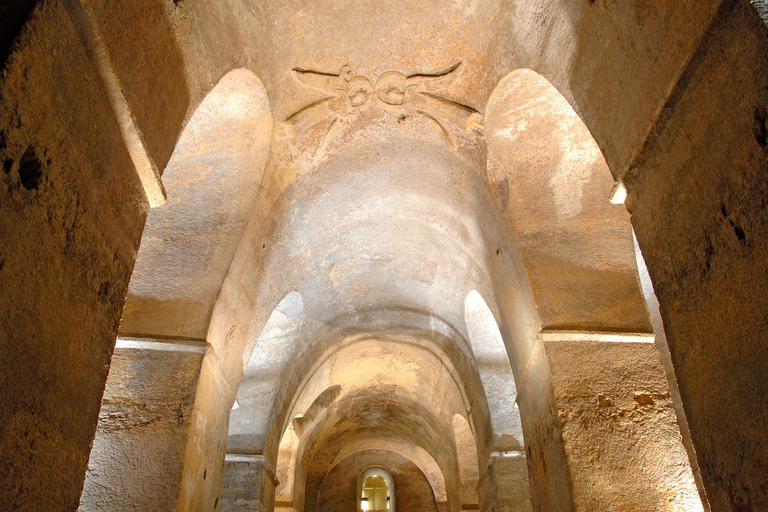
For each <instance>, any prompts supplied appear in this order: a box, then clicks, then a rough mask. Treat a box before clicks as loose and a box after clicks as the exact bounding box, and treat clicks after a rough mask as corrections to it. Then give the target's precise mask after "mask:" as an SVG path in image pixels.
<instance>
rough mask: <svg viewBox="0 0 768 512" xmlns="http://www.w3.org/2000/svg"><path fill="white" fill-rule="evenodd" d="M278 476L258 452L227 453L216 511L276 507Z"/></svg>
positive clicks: (263, 510)
mask: <svg viewBox="0 0 768 512" xmlns="http://www.w3.org/2000/svg"><path fill="white" fill-rule="evenodd" d="M277 483H278V482H277V479H276V478H275V474H274V472H272V469H271V468H270V467H269V463H268V462H267V460H266V459H265V458H264V457H263V456H261V455H240V454H235V453H228V454H227V456H226V458H225V459H224V481H223V483H222V487H221V499H220V502H219V512H246V511H247V512H254V511H256V512H269V511H272V510H273V508H274V506H275V487H276V486H277Z"/></svg>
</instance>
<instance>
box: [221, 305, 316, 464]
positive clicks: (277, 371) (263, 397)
mask: <svg viewBox="0 0 768 512" xmlns="http://www.w3.org/2000/svg"><path fill="white" fill-rule="evenodd" d="M303 325H304V304H303V301H302V298H301V295H300V294H299V293H298V292H291V293H289V294H288V295H286V296H285V297H284V298H283V299H282V300H281V301H280V303H279V304H278V305H277V306H276V307H275V309H274V310H273V311H272V314H271V315H270V316H269V319H268V320H267V323H266V324H265V325H264V329H263V330H262V331H261V334H260V335H259V338H258V339H257V340H256V343H255V344H254V346H253V348H252V350H251V351H250V354H248V357H247V359H246V361H245V363H244V370H243V378H242V379H241V381H240V386H239V387H238V389H237V397H236V399H235V404H236V406H237V407H233V409H232V411H231V412H230V414H229V434H228V437H227V453H261V452H262V450H263V448H264V442H265V438H266V435H267V429H268V426H269V420H270V416H271V415H272V409H273V405H274V401H275V395H276V394H277V390H278V386H279V384H280V379H282V377H283V373H284V372H285V368H286V367H287V365H288V362H289V361H290V359H291V356H292V355H293V351H294V349H295V348H296V344H297V342H298V339H299V336H300V334H301V328H302V326H303ZM246 353H248V351H247V352H246ZM289 439H290V437H289Z"/></svg>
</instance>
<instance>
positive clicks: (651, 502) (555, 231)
mask: <svg viewBox="0 0 768 512" xmlns="http://www.w3.org/2000/svg"><path fill="white" fill-rule="evenodd" d="M486 121H487V124H486V128H487V129H486V134H487V141H488V155H489V159H488V176H489V180H490V181H491V182H492V184H493V187H492V188H493V191H494V193H495V195H496V199H497V201H498V203H499V205H500V206H501V207H502V208H503V209H504V210H505V211H506V212H507V213H508V214H509V217H510V219H511V221H512V223H513V225H514V228H515V232H516V235H517V239H518V243H519V247H520V252H521V254H522V256H523V260H524V262H525V266H526V270H527V272H528V277H529V280H530V284H531V289H532V291H533V295H534V300H535V303H536V304H535V305H536V310H537V313H538V317H539V321H540V332H539V334H538V336H537V338H536V339H537V341H539V343H537V344H536V346H534V347H532V350H531V352H532V354H531V355H530V356H529V357H528V363H527V364H526V367H525V377H524V380H523V381H522V382H520V383H519V384H520V388H521V390H522V393H521V395H523V396H524V398H523V399H522V400H520V404H521V407H522V408H523V411H522V413H523V414H524V417H523V419H524V420H527V419H528V418H544V417H545V415H546V414H547V411H550V412H551V417H552V418H553V420H552V421H549V420H541V421H539V423H537V424H533V425H532V424H531V423H529V422H527V421H526V422H525V424H526V433H527V434H532V433H533V436H532V438H531V439H529V445H528V449H529V450H530V451H529V452H528V453H529V455H530V458H529V465H530V467H531V471H530V474H531V475H532V478H533V480H534V481H532V486H533V488H534V496H535V499H534V502H535V505H536V508H537V509H546V510H549V509H557V508H561V507H562V508H584V507H586V508H590V505H584V504H585V503H589V502H590V501H593V500H595V499H596V498H595V496H596V493H595V491H596V489H598V488H599V487H601V486H603V483H604V482H611V485H610V486H605V487H604V488H603V490H602V491H601V492H602V494H601V497H600V499H601V500H603V501H606V502H611V503H614V504H615V505H616V506H617V507H619V508H623V509H631V508H638V507H639V508H641V509H643V508H654V509H656V508H659V506H662V505H661V504H663V506H666V507H670V508H677V507H679V506H682V507H684V508H685V509H686V510H688V509H690V510H695V509H696V508H698V507H696V506H695V502H696V501H697V500H696V498H697V497H696V496H695V485H693V477H692V475H690V474H689V467H688V466H687V464H686V461H685V460H683V459H684V453H683V450H682V446H681V444H680V443H679V434H678V432H679V431H678V430H677V422H675V421H674V419H672V417H673V416H674V414H670V412H671V404H670V401H669V394H668V392H669V388H668V387H667V386H666V382H665V379H664V375H663V369H662V368H661V364H659V363H660V362H659V360H658V352H657V351H655V350H654V347H653V346H652V345H650V344H651V343H652V342H653V334H652V333H653V328H652V326H651V322H650V319H649V317H648V311H647V309H646V305H645V299H644V297H643V293H642V290H641V288H640V286H639V279H638V267H637V261H636V255H635V247H634V242H633V236H632V226H631V224H630V218H629V214H628V212H627V211H626V209H625V207H624V206H623V204H621V202H620V201H619V200H618V199H620V198H619V197H617V196H616V194H615V193H612V191H613V192H615V191H616V190H619V189H616V188H615V187H614V180H613V177H612V174H611V172H610V170H609V168H608V165H607V164H606V161H605V159H604V157H603V154H602V152H601V151H600V148H599V147H598V145H597V143H596V142H595V140H594V139H593V137H592V135H591V134H590V132H589V130H588V129H587V127H586V126H585V124H584V123H583V122H582V120H581V119H580V118H579V116H578V115H577V114H576V112H574V110H573V108H571V106H570V105H569V103H568V101H567V100H566V99H565V98H564V97H563V96H562V95H561V94H560V93H559V92H558V91H557V89H556V88H555V87H554V86H552V84H550V83H549V82H548V81H547V80H546V79H545V78H543V77H542V76H541V75H539V74H538V73H536V72H534V71H532V70H530V69H520V70H517V71H514V72H513V73H511V74H509V75H508V76H507V77H506V78H504V79H503V80H502V81H501V82H500V83H499V85H498V87H497V88H496V90H495V91H494V93H493V95H492V97H491V99H490V101H489V104H488V108H487V109H486ZM536 379H537V382H538V383H539V384H540V385H541V386H540V387H539V389H543V388H544V387H549V389H546V397H545V398H543V399H542V398H541V397H542V396H544V393H541V394H540V395H539V397H537V398H538V399H537V400H530V399H529V397H530V396H531V395H532V393H533V392H532V391H531V388H532V386H526V384H527V383H528V382H531V381H532V380H536ZM596 382H601V385H600V389H597V388H596V387H594V386H595V383H596ZM583 386H587V387H588V388H589V392H588V393H585V392H584V389H586V388H584V387H583ZM590 386H592V387H590ZM651 386H657V388H656V389H658V392H657V396H659V397H664V398H663V399H658V400H656V401H655V402H653V403H651V402H649V401H647V400H646V399H645V398H644V397H645V396H646V395H645V394H644V392H643V390H644V389H646V388H650V387H651ZM609 387H611V388H612V389H613V391H612V392H611V394H610V396H608V395H600V394H599V393H601V391H600V390H602V389H607V388H609ZM577 395H578V396H580V397H581V398H579V400H584V397H585V396H586V397H588V398H589V399H590V400H592V401H593V402H597V403H598V404H600V407H602V408H605V407H616V404H618V403H619V402H620V401H621V400H627V401H628V403H633V404H638V407H642V406H650V405H653V407H655V410H656V411H657V412H658V415H659V416H658V417H659V418H661V417H664V420H663V421H662V420H659V421H658V422H656V423H655V424H654V425H653V429H651V428H648V427H647V426H646V425H640V424H639V423H636V422H633V421H631V420H629V419H627V418H625V417H624V416H618V415H612V416H607V417H606V416H605V415H600V414H599V413H598V414H595V411H596V410H597V409H595V408H589V407H583V406H581V405H580V404H579V403H578V400H574V399H572V397H574V396H577ZM547 428H550V430H549V431H548V432H549V433H545V434H541V433H542V432H547ZM599 429H602V432H603V434H602V435H600V436H596V435H595V432H596V431H597V430H599ZM654 429H655V430H654ZM650 431H653V434H650V433H649V432H650ZM552 432H554V434H552ZM618 432H621V435H618V434H617V433H618ZM627 440H629V442H627ZM586 447H589V450H590V451H592V452H598V451H599V452H600V453H601V457H600V460H596V459H594V458H592V457H589V456H586V453H587V451H586V449H585V448H586ZM681 455H683V457H681ZM650 468H652V469H650ZM640 473H644V474H646V475H647V477H646V478H644V479H638V478H637V475H638V474H640ZM558 488H561V489H566V491H564V492H563V493H557V489H558ZM662 489H663V491H662ZM638 497H642V498H638ZM681 504H682V505H681ZM681 509H682V508H681Z"/></svg>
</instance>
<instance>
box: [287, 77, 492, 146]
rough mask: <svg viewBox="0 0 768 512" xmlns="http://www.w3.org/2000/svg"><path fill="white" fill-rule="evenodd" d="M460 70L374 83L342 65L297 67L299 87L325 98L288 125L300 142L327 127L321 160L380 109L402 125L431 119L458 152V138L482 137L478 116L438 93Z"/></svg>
mask: <svg viewBox="0 0 768 512" xmlns="http://www.w3.org/2000/svg"><path fill="white" fill-rule="evenodd" d="M460 66H461V62H457V63H456V64H454V65H453V66H451V67H450V68H448V69H445V70H442V71H438V72H435V73H414V74H410V75H407V74H405V73H402V72H400V71H386V72H384V73H382V74H380V75H379V76H378V77H377V78H376V79H375V80H372V79H370V78H368V77H366V76H362V75H356V74H355V73H353V72H352V67H351V66H349V65H344V66H342V67H341V69H339V71H338V72H336V73H332V72H325V71H316V70H311V69H302V68H293V75H294V77H296V79H297V80H298V81H299V82H301V83H302V84H303V85H306V86H308V87H311V88H313V89H317V90H320V91H322V92H324V93H325V94H326V96H325V97H324V98H321V99H320V100H318V101H315V102H313V103H310V104H309V105H306V106H304V107H302V108H301V109H299V110H297V111H296V112H294V113H293V114H291V115H290V116H288V118H287V119H286V120H285V122H286V124H287V125H288V126H289V127H291V128H292V131H293V134H294V136H296V137H298V136H299V135H301V134H302V133H303V132H305V131H306V130H307V129H309V128H311V127H313V126H315V125H317V124H318V123H321V122H328V129H327V131H326V133H325V136H324V137H323V139H322V142H321V143H320V146H319V147H318V149H317V156H321V155H323V154H324V153H325V151H326V150H327V149H328V147H329V146H330V145H331V143H332V142H333V141H334V140H335V139H336V138H337V137H338V136H339V135H341V134H342V133H344V132H346V131H347V130H349V129H350V128H351V127H352V126H353V125H354V124H355V122H356V121H357V120H358V119H359V118H360V114H361V112H362V111H363V110H366V109H368V108H371V107H374V106H376V107H380V108H381V110H382V111H383V112H389V113H390V115H394V116H396V119H397V121H398V122H401V123H402V122H408V121H411V120H414V119H417V118H419V117H422V118H425V119H427V120H429V121H430V122H431V123H434V126H435V127H436V128H437V129H438V131H439V132H440V133H441V134H442V135H443V136H444V138H445V140H446V142H447V143H448V144H449V145H450V147H451V148H454V149H455V148H456V139H455V137H456V134H463V135H465V136H467V137H469V138H470V139H474V138H476V137H478V136H483V135H484V126H483V116H482V114H481V113H480V112H478V111H477V110H476V109H474V108H473V107H471V106H469V105H465V104H462V103H459V102H457V101H455V100H452V99H449V98H447V97H445V96H443V95H441V94H440V93H441V91H443V90H444V89H446V88H447V87H448V86H449V85H451V84H452V83H453V82H454V80H455V79H456V77H457V75H458V71H459V68H460Z"/></svg>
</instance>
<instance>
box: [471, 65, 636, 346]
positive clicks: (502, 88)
mask: <svg viewBox="0 0 768 512" xmlns="http://www.w3.org/2000/svg"><path fill="white" fill-rule="evenodd" d="M486 136H487V142H488V177H489V180H490V181H491V183H492V184H493V187H492V188H493V190H494V192H495V194H496V198H497V200H498V202H499V204H500V205H501V206H502V208H503V209H505V210H506V212H507V213H508V214H509V216H510V218H511V220H512V223H513V224H514V227H515V231H516V234H517V238H518V243H519V247H520V251H521V254H522V256H523V259H524V261H525V264H526V269H527V271H528V274H529V278H530V281H531V285H532V289H533V293H534V298H535V301H536V306H537V310H538V315H539V317H540V321H541V328H542V329H545V330H551V329H558V330H567V329H570V330H591V331H603V332H638V333H641V332H648V331H649V330H650V324H649V322H648V317H647V313H646V311H645V307H644V300H643V297H642V293H640V290H639V288H638V286H637V266H636V263H635V254H634V245H633V241H632V229H631V225H630V221H629V214H628V213H627V211H626V209H625V208H624V206H623V205H621V204H613V203H611V201H610V200H609V198H610V196H611V191H612V190H613V187H614V180H613V177H612V175H611V172H610V170H609V168H608V165H607V164H606V162H605V158H604V157H603V154H602V152H601V151H600V148H599V147H598V145H597V143H596V142H595V140H594V139H593V138H592V135H591V133H590V132H589V130H588V129H587V127H586V125H585V124H584V123H583V122H582V120H581V118H579V116H578V115H577V114H576V112H574V110H573V108H572V107H571V106H570V104H569V103H568V101H567V100H566V99H565V98H564V97H563V96H562V95H561V94H560V92H559V91H558V90H557V89H556V88H555V87H554V86H553V85H552V84H550V83H549V82H548V81H547V80H546V79H545V78H544V77H542V76H541V75H539V74H538V73H536V72H535V71H533V70H530V69H518V70H516V71H514V72H512V73H510V74H509V75H507V77H505V78H504V79H503V80H502V81H501V82H500V83H499V85H498V86H497V87H496V89H495V91H494V92H493V94H492V96H491V98H490V100H489V102H488V107H487V109H486Z"/></svg>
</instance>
